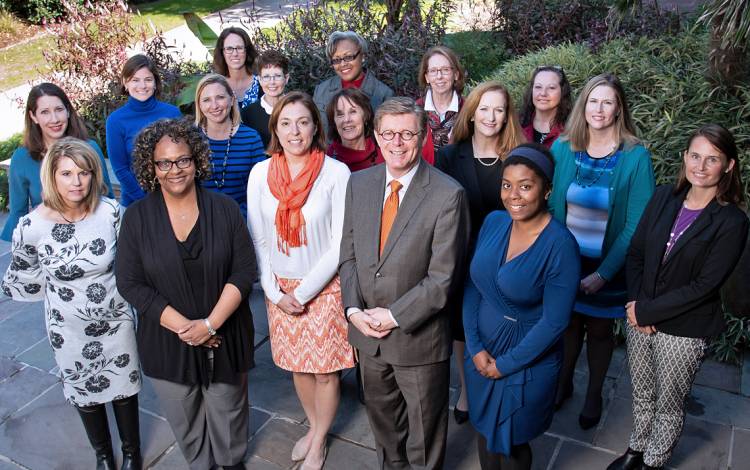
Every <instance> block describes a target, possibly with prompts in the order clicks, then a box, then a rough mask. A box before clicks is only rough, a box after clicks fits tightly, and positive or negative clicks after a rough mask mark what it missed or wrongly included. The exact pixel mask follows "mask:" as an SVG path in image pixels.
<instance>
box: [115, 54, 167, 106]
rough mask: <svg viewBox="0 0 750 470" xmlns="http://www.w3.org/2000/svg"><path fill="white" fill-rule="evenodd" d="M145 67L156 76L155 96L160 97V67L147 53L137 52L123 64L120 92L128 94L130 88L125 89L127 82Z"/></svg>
mask: <svg viewBox="0 0 750 470" xmlns="http://www.w3.org/2000/svg"><path fill="white" fill-rule="evenodd" d="M143 68H145V69H148V71H149V72H151V74H152V75H153V76H154V86H155V88H154V97H155V98H158V97H159V95H161V87H162V85H161V76H160V73H159V68H158V67H157V66H156V63H155V62H154V61H153V59H151V57H149V56H147V55H145V54H136V55H134V56H133V57H131V58H130V59H128V60H126V61H125V63H124V64H123V66H122V72H120V93H122V94H123V95H127V94H128V90H126V89H125V84H126V83H128V81H130V79H131V78H133V75H135V74H136V73H138V71H139V70H141V69H143Z"/></svg>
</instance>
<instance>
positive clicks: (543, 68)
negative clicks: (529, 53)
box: [535, 65, 564, 72]
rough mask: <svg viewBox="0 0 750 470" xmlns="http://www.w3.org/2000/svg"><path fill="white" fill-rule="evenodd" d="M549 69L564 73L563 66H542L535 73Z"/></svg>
mask: <svg viewBox="0 0 750 470" xmlns="http://www.w3.org/2000/svg"><path fill="white" fill-rule="evenodd" d="M549 69H553V70H557V71H558V72H564V70H563V68H562V66H561V65H540V66H539V67H537V68H536V69H535V71H536V72H539V71H541V70H549Z"/></svg>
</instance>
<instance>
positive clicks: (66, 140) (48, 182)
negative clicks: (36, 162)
mask: <svg viewBox="0 0 750 470" xmlns="http://www.w3.org/2000/svg"><path fill="white" fill-rule="evenodd" d="M64 157H67V158H70V159H71V160H73V163H75V164H76V166H78V168H80V169H82V170H86V171H89V172H91V184H90V186H89V192H88V194H87V195H86V197H85V198H84V200H83V201H82V206H83V208H84V210H85V211H86V212H93V211H94V210H96V205H97V204H98V203H99V199H101V197H102V196H103V195H105V194H106V193H107V188H106V186H105V184H104V176H103V170H102V164H101V161H100V157H99V154H97V153H96V151H95V150H94V149H93V148H92V147H91V146H90V145H89V144H88V143H87V142H84V141H83V140H80V139H76V138H75V137H63V138H62V139H60V140H58V141H57V142H55V143H54V144H52V146H51V147H50V148H49V150H48V151H47V155H46V156H45V157H44V159H42V167H41V171H40V174H39V178H40V180H41V182H42V201H43V202H44V205H45V206H47V207H49V208H50V209H52V210H56V211H59V212H63V211H64V210H66V209H67V208H68V205H67V204H66V203H65V200H64V199H63V197H62V196H61V195H60V193H59V192H58V190H57V183H56V182H55V172H56V171H57V167H58V164H59V162H60V160H61V159H62V158H64Z"/></svg>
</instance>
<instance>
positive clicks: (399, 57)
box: [249, 0, 452, 97]
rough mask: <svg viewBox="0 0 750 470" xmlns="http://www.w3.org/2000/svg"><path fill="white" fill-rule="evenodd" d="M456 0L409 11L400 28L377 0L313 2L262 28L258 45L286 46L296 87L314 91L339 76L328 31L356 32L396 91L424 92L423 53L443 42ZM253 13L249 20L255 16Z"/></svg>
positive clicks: (370, 61)
mask: <svg viewBox="0 0 750 470" xmlns="http://www.w3.org/2000/svg"><path fill="white" fill-rule="evenodd" d="M451 1H452V0H435V1H434V2H433V3H432V5H431V6H430V7H429V10H428V11H427V12H425V13H421V14H411V15H407V16H406V17H405V18H404V19H403V22H402V24H401V25H400V27H398V28H395V27H392V26H389V25H388V24H387V22H386V12H385V9H383V8H382V7H379V6H378V5H377V4H375V3H374V2H372V1H371V0H354V1H352V2H350V3H344V4H341V5H337V6H335V7H328V6H324V5H321V4H316V3H310V4H308V5H306V6H303V7H297V8H296V9H295V10H294V12H293V13H291V14H290V15H288V16H287V17H286V18H284V19H283V20H282V21H281V23H279V24H278V25H277V26H275V27H274V28H272V29H270V30H268V29H266V30H261V29H260V28H258V29H256V30H255V31H254V33H253V36H254V38H255V39H254V40H255V44H256V46H257V47H258V49H260V50H261V51H264V50H268V49H280V50H282V51H283V52H284V53H285V54H286V55H287V57H288V58H289V62H290V71H289V74H290V80H289V84H288V88H289V89H290V90H302V91H306V92H308V93H312V92H313V90H314V89H315V85H317V84H318V83H320V82H321V81H322V80H323V79H326V78H328V77H330V76H331V75H333V73H334V72H333V70H332V69H331V66H330V64H329V63H328V58H327V57H326V54H325V44H326V40H327V39H328V35H329V34H330V33H331V32H333V31H336V30H339V31H346V30H352V31H356V32H358V33H359V34H361V35H362V36H363V37H364V38H365V39H366V40H367V42H368V43H369V51H368V53H367V59H366V64H365V66H366V67H368V69H369V70H370V71H371V72H372V73H374V74H375V75H376V76H377V77H378V78H379V79H380V80H382V81H383V82H384V83H386V84H387V85H388V86H390V87H391V88H393V90H394V92H395V93H396V95H403V96H413V97H416V96H418V95H419V94H420V90H419V87H418V85H417V76H416V73H415V72H416V70H417V68H418V66H419V61H420V60H421V59H422V54H424V52H425V51H426V50H427V49H428V48H429V47H431V46H433V45H435V44H439V43H440V42H441V40H442V38H443V36H444V35H445V25H446V21H447V17H448V12H449V11H450V8H451ZM253 18H254V17H253V12H252V11H251V12H250V18H249V21H252V20H253Z"/></svg>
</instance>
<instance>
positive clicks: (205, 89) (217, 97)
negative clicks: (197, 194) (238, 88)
mask: <svg viewBox="0 0 750 470" xmlns="http://www.w3.org/2000/svg"><path fill="white" fill-rule="evenodd" d="M195 103H196V106H195V124H196V125H198V126H199V127H200V128H201V129H203V133H204V134H205V135H206V137H208V143H209V146H210V148H211V177H210V178H208V179H206V180H205V181H204V182H203V186H204V187H205V188H207V189H211V190H214V191H218V192H221V193H224V194H226V195H228V196H230V197H231V198H232V199H234V200H235V201H237V204H239V205H240V210H242V215H243V216H244V217H247V178H248V176H249V175H250V170H251V169H252V168H253V166H254V165H255V164H256V163H258V162H260V161H263V160H265V159H266V154H265V151H264V149H263V141H262V140H261V138H260V135H259V134H258V132H257V131H255V130H254V129H252V128H250V127H248V126H246V125H244V124H242V122H241V119H240V110H239V107H238V105H237V98H236V97H235V96H234V93H233V92H232V88H231V87H230V86H229V82H227V79H226V78H225V77H223V76H221V75H218V74H209V75H206V76H205V77H204V78H203V79H202V80H201V81H200V82H199V83H198V89H197V90H196V92H195Z"/></svg>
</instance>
